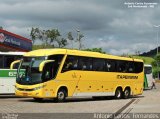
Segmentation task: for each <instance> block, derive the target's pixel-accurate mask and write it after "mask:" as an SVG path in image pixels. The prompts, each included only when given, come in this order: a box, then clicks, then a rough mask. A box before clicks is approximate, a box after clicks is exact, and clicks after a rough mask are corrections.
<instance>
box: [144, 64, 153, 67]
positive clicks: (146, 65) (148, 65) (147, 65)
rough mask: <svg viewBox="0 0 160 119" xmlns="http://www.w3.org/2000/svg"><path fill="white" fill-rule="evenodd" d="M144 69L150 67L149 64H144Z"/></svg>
mask: <svg viewBox="0 0 160 119" xmlns="http://www.w3.org/2000/svg"><path fill="white" fill-rule="evenodd" d="M144 66H145V67H152V65H150V64H144Z"/></svg>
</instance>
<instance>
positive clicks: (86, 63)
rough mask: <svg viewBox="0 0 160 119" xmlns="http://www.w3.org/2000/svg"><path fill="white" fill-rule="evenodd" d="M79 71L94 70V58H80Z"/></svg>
mask: <svg viewBox="0 0 160 119" xmlns="http://www.w3.org/2000/svg"><path fill="white" fill-rule="evenodd" d="M78 69H79V70H89V71H90V70H92V58H89V57H79V63H78Z"/></svg>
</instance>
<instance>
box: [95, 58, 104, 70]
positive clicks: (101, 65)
mask: <svg viewBox="0 0 160 119" xmlns="http://www.w3.org/2000/svg"><path fill="white" fill-rule="evenodd" d="M104 68H105V60H104V59H96V58H93V71H104Z"/></svg>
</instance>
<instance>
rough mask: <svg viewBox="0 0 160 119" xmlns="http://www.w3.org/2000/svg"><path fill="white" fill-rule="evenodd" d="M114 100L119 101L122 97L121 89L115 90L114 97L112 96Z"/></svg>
mask: <svg viewBox="0 0 160 119" xmlns="http://www.w3.org/2000/svg"><path fill="white" fill-rule="evenodd" d="M114 97H115V98H116V99H121V97H122V90H121V88H117V89H116V91H115V96H114Z"/></svg>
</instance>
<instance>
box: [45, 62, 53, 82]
mask: <svg viewBox="0 0 160 119" xmlns="http://www.w3.org/2000/svg"><path fill="white" fill-rule="evenodd" d="M53 67H54V62H49V63H47V64H46V65H45V66H44V68H43V73H42V79H43V81H44V82H45V81H48V80H50V79H52V78H54V68H53Z"/></svg>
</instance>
